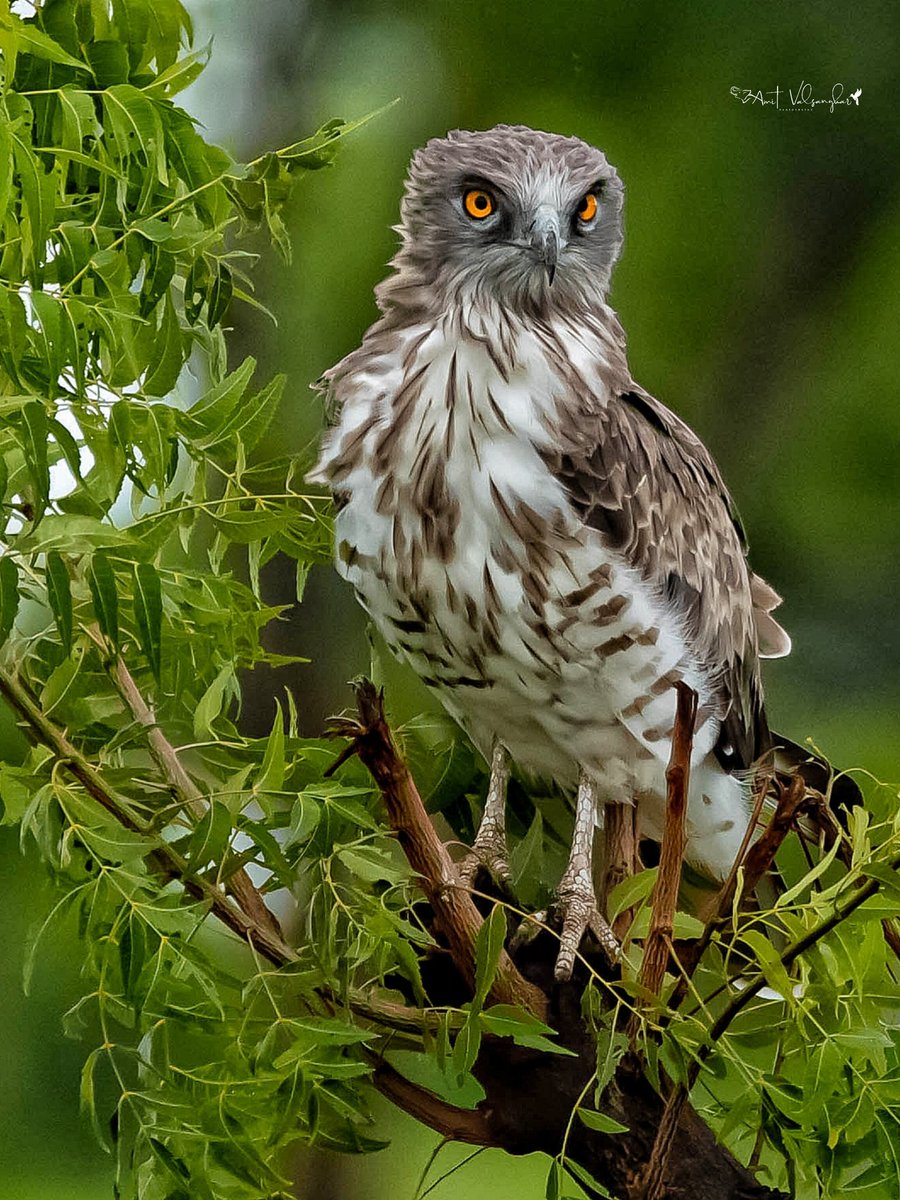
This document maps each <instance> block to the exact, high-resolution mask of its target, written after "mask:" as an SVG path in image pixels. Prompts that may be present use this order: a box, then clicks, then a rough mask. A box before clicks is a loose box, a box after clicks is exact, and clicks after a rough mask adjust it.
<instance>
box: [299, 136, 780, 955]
mask: <svg viewBox="0 0 900 1200" xmlns="http://www.w3.org/2000/svg"><path fill="white" fill-rule="evenodd" d="M472 189H477V190H478V191H479V192H487V193H488V195H489V197H490V200H491V204H490V205H482V206H481V209H480V210H479V208H478V206H475V207H471V206H470V207H467V206H466V205H465V203H464V199H465V197H466V195H467V194H468V193H469V192H470V191H471V190H472ZM589 196H592V197H594V200H595V201H596V203H595V202H594V201H591V202H587V201H586V197H589ZM622 200H623V189H622V184H621V181H620V180H619V177H618V175H617V174H616V172H615V170H614V169H613V168H612V167H611V166H610V164H609V163H608V161H607V160H606V158H605V156H604V155H603V154H602V153H601V152H600V151H599V150H596V149H595V148H593V147H591V146H588V145H587V144H586V143H584V142H582V141H580V140H579V139H577V138H566V137H561V136H558V135H554V134H546V133H539V132H536V131H534V130H530V129H526V128H524V127H521V126H516V127H509V126H499V127H497V128H496V129H493V130H488V131H486V132H483V133H467V132H462V131H457V132H455V133H452V134H450V135H448V137H446V138H442V139H436V140H435V141H432V142H429V143H428V145H427V146H425V147H424V148H423V149H422V150H420V151H418V152H417V153H416V155H415V156H414V158H413V161H412V164H411V167H410V173H409V178H408V180H407V184H406V190H405V194H404V198H403V202H402V205H401V224H400V226H399V227H398V229H399V232H400V234H401V246H400V249H399V251H398V253H397V255H396V256H395V258H394V260H393V262H392V268H393V270H392V273H391V274H390V275H389V276H388V278H387V279H386V280H385V281H384V282H383V283H381V284H380V285H379V286H378V288H377V289H376V297H377V300H378V304H379V307H380V309H381V313H382V315H381V318H380V319H379V320H378V321H377V322H376V324H375V325H373V327H372V328H371V329H370V330H369V331H368V333H367V334H366V335H365V338H364V340H363V343H362V345H361V346H360V348H359V349H358V350H355V351H354V352H353V353H352V354H350V355H349V356H348V357H347V358H345V359H344V360H343V361H342V362H341V363H339V364H338V365H337V366H336V367H334V368H333V369H332V370H331V371H330V372H328V374H327V375H326V378H325V387H326V389H327V391H328V392H329V394H330V397H331V399H332V401H333V404H334V408H335V410H336V411H337V413H338V416H337V420H336V423H335V425H334V427H333V428H332V429H331V430H330V432H329V433H328V435H327V437H326V440H325V444H324V446H323V451H322V456H321V459H320V462H319V465H318V467H317V472H316V475H315V476H314V477H315V478H318V479H320V480H323V481H325V482H327V483H329V484H330V486H331V487H332V488H333V489H335V491H336V493H339V499H340V508H339V512H338V515H337V522H336V525H337V541H338V546H339V553H338V569H339V570H340V571H341V573H342V574H343V575H344V576H345V577H346V578H347V579H349V580H350V582H351V583H352V584H353V586H354V588H355V589H356V592H357V595H358V596H359V597H360V599H361V601H362V603H363V604H364V605H365V607H366V608H367V610H368V611H369V612H370V614H371V615H372V617H373V619H374V620H375V622H376V623H377V625H378V626H379V628H380V629H381V630H382V632H383V633H384V636H385V637H386V639H387V641H388V643H389V644H390V645H392V646H394V647H395V648H396V649H397V651H398V653H401V654H403V655H404V656H405V657H406V658H407V659H408V660H409V661H410V662H411V663H412V665H413V666H414V668H415V669H416V670H417V671H418V672H419V673H420V675H421V676H422V677H423V679H424V680H425V681H426V683H427V684H428V685H429V686H430V687H433V688H434V689H435V690H436V691H437V692H438V694H439V695H440V697H441V700H442V701H443V703H444V704H445V705H446V707H447V708H448V710H449V711H450V712H451V713H452V714H453V715H454V716H455V717H456V718H457V720H459V722H460V723H461V724H462V725H463V726H464V728H465V729H466V730H467V732H468V733H469V735H470V736H471V737H472V739H473V741H474V742H475V743H476V745H478V746H479V748H480V749H481V750H482V751H483V753H484V754H485V757H486V758H487V760H488V761H489V762H490V763H491V764H492V771H491V789H490V798H489V803H488V806H487V812H486V816H485V821H484V823H483V825H482V828H481V830H480V832H479V836H478V838H477V840H476V844H475V848H474V851H475V855H474V857H473V858H472V859H470V860H469V862H468V863H467V864H466V866H465V868H464V870H463V875H464V877H466V876H467V875H470V873H471V869H472V865H473V864H474V863H475V862H476V861H479V860H480V861H484V862H490V863H491V864H493V865H494V866H495V867H496V866H497V864H498V863H502V861H503V857H504V852H505V843H504V840H503V822H502V793H503V784H504V782H505V773H506V771H507V761H508V759H509V758H512V760H513V761H514V762H516V763H518V765H519V766H520V767H522V768H524V769H525V770H526V771H532V772H535V773H538V774H542V775H547V776H551V777H553V778H554V779H556V780H557V781H558V782H560V783H563V784H567V785H571V786H573V787H574V785H575V784H578V789H577V800H576V803H575V818H574V824H575V828H574V833H573V841H572V852H571V855H570V860H569V865H568V867H567V870H566V873H565V875H564V877H563V880H562V882H561V884H560V897H561V899H562V903H563V910H564V921H563V933H562V948H561V952H560V958H559V962H558V973H559V975H560V976H561V977H563V976H565V975H567V974H568V973H569V971H570V970H571V965H572V961H573V958H574V954H575V951H576V949H577V945H578V941H579V939H580V936H581V934H582V932H583V931H584V929H585V928H587V927H590V928H592V929H593V930H594V931H595V933H597V934H598V936H600V937H601V940H602V939H604V938H606V932H607V931H605V927H604V925H603V922H602V920H601V918H600V915H599V914H598V913H597V910H596V904H595V901H594V894H593V890H592V885H591V879H590V874H591V848H592V844H593V824H594V822H597V823H601V822H602V815H603V807H604V805H606V804H612V803H636V804H637V806H638V814H639V819H640V821H641V824H642V827H643V829H644V832H645V833H646V834H649V835H650V836H657V837H658V836H659V835H660V832H661V827H662V814H663V807H664V795H665V779H664V773H665V762H666V757H667V753H668V745H667V743H668V739H669V737H670V735H671V731H672V723H673V719H674V711H675V689H674V685H675V683H677V682H679V681H682V680H683V681H685V682H687V683H688V684H690V686H691V687H693V688H694V689H695V690H696V691H697V692H698V696H699V709H698V721H697V726H696V730H695V748H694V763H693V772H692V778H693V785H692V791H691V796H690V799H689V811H688V836H687V850H686V854H687V857H688V858H689V859H690V861H692V862H693V863H694V864H695V865H696V866H697V867H698V868H699V869H701V870H703V871H705V872H706V873H707V874H708V875H709V876H711V877H712V878H721V877H723V876H724V875H725V874H726V873H727V871H728V868H729V867H730V865H731V862H732V860H733V858H734V855H735V853H736V851H737V848H738V846H739V845H740V842H741V839H742V837H743V834H744V830H745V828H746V825H747V820H748V816H749V795H748V786H747V784H746V783H745V782H744V776H742V775H741V774H740V773H738V774H735V772H741V771H743V772H744V775H745V774H746V770H745V769H746V768H748V767H750V765H751V764H752V762H753V761H754V759H755V758H756V757H757V756H758V755H759V754H760V753H762V752H763V751H765V750H767V749H768V745H769V735H768V728H767V724H766V719H765V712H764V708H763V702H762V689H761V685H760V677H759V658H760V655H761V654H782V653H786V652H787V649H788V647H789V642H788V639H787V637H786V635H785V634H784V632H783V631H782V630H781V628H780V627H779V626H778V625H777V624H776V623H775V621H774V620H773V619H772V617H771V616H770V615H769V614H770V612H771V610H772V609H773V608H774V607H775V606H776V604H777V603H778V597H777V595H776V594H775V592H773V591H772V589H771V588H769V587H768V585H767V584H765V583H764V582H763V581H762V580H760V579H759V578H758V577H757V576H755V575H753V574H752V572H751V571H750V570H749V568H748V566H747V562H746V546H745V543H744V540H743V535H742V532H741V529H740V525H739V523H738V521H737V518H736V515H735V512H734V508H733V505H732V503H731V500H730V498H729V496H728V493H727V491H726V490H725V487H724V484H723V482H722V479H721V477H720V475H719V472H718V470H717V468H716V466H715V463H714V462H713V460H712V458H711V456H710V455H709V453H708V451H707V450H706V449H705V448H704V446H703V445H702V443H701V442H700V441H699V439H698V438H697V437H696V436H695V435H694V434H693V433H692V432H691V430H690V429H688V427H687V426H686V425H685V424H684V423H683V422H682V421H681V420H680V419H679V418H678V417H676V416H675V415H674V413H672V412H670V411H669V410H668V409H667V408H665V407H664V406H663V405H662V404H660V403H659V402H658V401H657V400H655V399H654V398H653V397H651V396H649V395H648V394H647V393H646V392H644V391H643V390H642V389H641V388H640V387H639V386H638V385H637V384H636V383H635V382H634V380H633V379H632V378H631V375H630V373H629V370H628V365H627V359H626V353H625V336H624V333H623V331H622V328H621V326H620V324H619V322H618V319H617V317H616V315H615V313H614V312H613V311H612V309H611V308H610V307H609V306H608V305H607V303H606V290H607V287H608V284H609V279H610V275H611V272H612V269H613V266H614V264H615V261H616V258H617V257H618V254H619V251H620V248H621V244H622V226H621V209H622ZM479 212H484V213H486V214H487V215H486V216H485V217H484V219H482V217H481V216H480V215H479ZM584 213H587V214H589V217H590V219H589V220H583V219H582V217H581V216H579V214H584ZM373 563H374V564H376V565H375V566H374V567H373V566H372V564H373ZM606 945H607V946H608V947H609V946H610V945H611V943H610V942H609V940H608V938H606Z"/></svg>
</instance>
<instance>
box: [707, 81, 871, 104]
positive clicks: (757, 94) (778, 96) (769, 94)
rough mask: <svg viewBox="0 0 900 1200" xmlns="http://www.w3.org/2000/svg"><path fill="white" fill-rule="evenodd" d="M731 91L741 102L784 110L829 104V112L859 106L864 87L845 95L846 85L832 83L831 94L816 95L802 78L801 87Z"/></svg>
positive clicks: (734, 89)
mask: <svg viewBox="0 0 900 1200" xmlns="http://www.w3.org/2000/svg"><path fill="white" fill-rule="evenodd" d="M730 91H731V95H732V96H734V98H735V99H736V100H739V101H740V102H741V104H750V105H753V106H759V107H760V108H777V109H779V110H781V111H782V112H797V111H810V110H812V109H814V108H818V107H820V106H822V105H825V106H827V108H828V111H829V112H834V110H835V109H836V108H841V107H844V108H846V107H848V106H849V105H851V104H852V105H855V106H856V107H857V108H859V98H860V96H861V95H862V88H861V87H858V88H857V89H856V91H855V92H850V94H849V95H848V96H846V97H845V95H844V85H843V84H842V83H835V84H833V85H832V88H831V94H830V95H827V96H816V95H814V93H813V87H812V84H811V83H807V82H806V81H805V80H802V79H801V81H800V85H799V87H796V88H794V87H789V88H782V87H780V86H778V85H776V86H775V87H774V88H772V89H771V90H770V91H763V90H762V89H761V88H742V87H732V88H731V89H730Z"/></svg>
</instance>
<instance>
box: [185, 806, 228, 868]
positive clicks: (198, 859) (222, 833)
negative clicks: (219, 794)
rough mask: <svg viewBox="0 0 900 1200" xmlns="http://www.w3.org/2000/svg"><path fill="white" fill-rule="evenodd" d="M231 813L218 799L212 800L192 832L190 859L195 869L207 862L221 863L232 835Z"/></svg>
mask: <svg viewBox="0 0 900 1200" xmlns="http://www.w3.org/2000/svg"><path fill="white" fill-rule="evenodd" d="M231 828H232V826H231V813H230V812H229V811H228V807H227V805H225V804H222V803H221V802H220V801H218V800H212V801H211V803H210V805H209V807H208V808H207V810H206V812H205V813H204V814H203V816H202V817H201V818H200V820H199V821H198V823H197V827H196V828H195V830H194V832H193V833H192V834H191V840H190V846H189V848H188V855H187V856H188V859H189V860H190V863H191V867H192V869H193V870H194V871H197V870H199V869H200V868H201V867H205V866H206V865H207V863H210V862H211V863H220V862H221V861H222V859H223V857H224V855H225V848H226V846H227V845H228V841H229V839H230V837H231Z"/></svg>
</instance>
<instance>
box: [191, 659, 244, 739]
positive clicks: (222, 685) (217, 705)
mask: <svg viewBox="0 0 900 1200" xmlns="http://www.w3.org/2000/svg"><path fill="white" fill-rule="evenodd" d="M233 680H234V666H233V665H232V664H231V663H230V662H229V663H226V664H225V665H224V666H223V667H222V668H220V670H219V673H218V674H217V675H216V677H215V679H214V680H213V681H212V683H211V684H210V685H209V687H208V688H207V689H206V691H205V692H204V693H203V695H202V696H201V697H200V702H199V703H198V705H197V707H196V708H195V709H194V736H195V737H196V738H198V739H199V738H205V737H208V736H209V735H210V734H211V733H212V732H213V730H212V723H213V721H215V719H216V718H217V717H218V715H219V713H220V712H221V711H222V705H223V704H224V702H225V689H226V688H228V687H230V686H231V684H232V682H233Z"/></svg>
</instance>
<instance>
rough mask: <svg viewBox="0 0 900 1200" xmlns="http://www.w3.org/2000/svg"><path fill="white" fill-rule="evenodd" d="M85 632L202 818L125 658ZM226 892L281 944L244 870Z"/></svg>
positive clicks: (169, 774)
mask: <svg viewBox="0 0 900 1200" xmlns="http://www.w3.org/2000/svg"><path fill="white" fill-rule="evenodd" d="M86 632H87V635H88V637H89V638H90V639H91V640H92V641H93V642H94V644H95V645H96V646H97V648H98V649H99V650H100V656H101V660H102V662H103V666H104V668H105V670H106V673H107V674H108V675H109V677H110V679H111V680H112V682H113V684H114V685H115V688H116V691H117V692H118V693H119V695H120V696H121V698H122V700H123V701H124V703H125V705H126V706H127V708H128V710H129V711H130V713H131V715H132V717H134V719H135V721H136V722H137V723H138V725H140V726H141V727H142V728H143V729H144V730H145V732H146V735H147V745H148V748H149V750H150V754H151V756H152V758H153V761H154V762H155V763H156V765H157V767H158V768H159V772H160V774H161V775H162V777H163V778H164V779H165V781H166V783H168V785H169V787H170V788H171V789H172V791H173V792H174V794H175V795H176V796H177V797H178V799H179V801H180V802H181V803H182V804H183V805H184V807H185V808H188V809H190V811H191V812H192V813H193V814H194V815H195V816H196V817H202V816H203V814H204V813H205V812H206V807H207V805H206V801H205V800H204V797H203V794H202V792H201V791H200V789H199V788H198V787H197V785H196V784H195V783H194V781H193V780H192V779H191V777H190V775H188V773H187V771H186V770H185V769H184V767H183V766H182V764H181V761H180V759H179V758H178V755H177V754H176V753H175V748H174V746H173V745H172V744H171V743H170V742H169V741H168V739H167V738H166V737H165V735H164V734H163V732H162V730H161V729H160V727H159V725H158V724H157V723H156V717H155V716H154V714H153V710H152V709H151V708H150V706H149V705H148V704H147V702H146V701H145V700H144V697H143V696H142V695H141V692H140V689H139V688H138V686H137V684H136V683H135V681H134V676H133V675H132V674H131V672H130V671H129V670H128V667H127V666H126V665H125V661H124V659H123V658H122V656H121V655H120V654H117V653H116V652H115V651H114V650H113V649H111V648H110V646H109V645H108V644H107V642H106V640H105V638H104V637H103V635H102V634H101V633H100V630H99V629H98V628H97V627H96V626H94V627H92V628H89V629H88V630H87V631H86ZM225 890H226V892H228V893H229V895H231V896H233V898H234V899H235V900H236V901H237V903H238V905H239V906H240V907H241V908H242V909H243V911H244V912H245V913H246V914H247V916H248V917H250V918H251V919H252V920H253V921H254V922H256V924H257V925H258V926H260V927H261V928H264V929H267V930H268V932H269V933H270V934H271V935H272V937H274V938H277V939H279V940H281V941H282V942H283V941H284V934H283V932H282V929H281V926H280V925H279V923H278V920H277V919H276V917H275V915H274V913H272V911H271V910H270V909H269V908H267V907H266V903H265V901H264V900H263V898H262V896H261V895H260V893H259V891H258V890H257V888H256V887H254V885H253V882H252V880H251V879H250V876H249V875H248V874H247V872H246V871H245V870H244V868H243V867H241V868H240V869H239V870H237V871H235V872H234V874H233V875H231V876H229V878H228V879H227V880H226V881H225Z"/></svg>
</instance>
